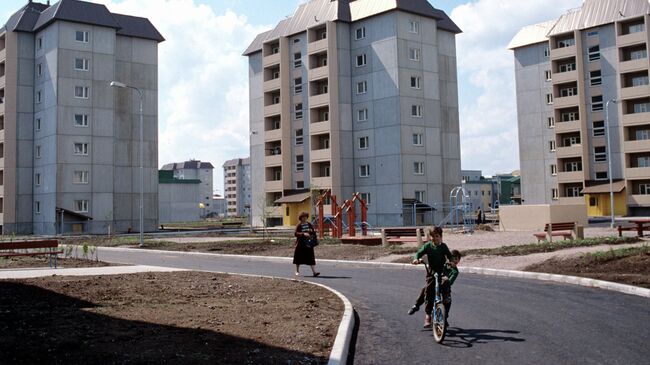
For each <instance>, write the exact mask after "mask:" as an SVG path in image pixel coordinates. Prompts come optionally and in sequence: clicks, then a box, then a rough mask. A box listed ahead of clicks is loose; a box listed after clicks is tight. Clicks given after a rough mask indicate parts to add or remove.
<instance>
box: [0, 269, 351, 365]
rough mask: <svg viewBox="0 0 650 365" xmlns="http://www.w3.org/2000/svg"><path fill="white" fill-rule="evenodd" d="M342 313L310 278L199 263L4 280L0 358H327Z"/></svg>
mask: <svg viewBox="0 0 650 365" xmlns="http://www.w3.org/2000/svg"><path fill="white" fill-rule="evenodd" d="M342 312H343V304H342V302H341V300H340V299H339V298H338V297H337V296H335V295H334V294H333V293H331V292H329V291H327V290H325V289H323V288H320V287H317V286H314V285H310V284H307V283H304V282H298V281H287V280H273V279H266V278H251V277H239V276H229V275H223V274H213V273H201V272H175V273H143V274H132V275H111V276H87V277H61V276H52V277H45V278H39V279H26V280H4V281H0V319H1V320H0V333H2V341H0V354H2V360H0V362H2V363H3V364H18V363H21V364H36V363H55V364H93V363H96V364H100V363H101V364H144V363H147V364H155V363H165V364H167V363H171V364H261V363H264V364H325V363H327V360H328V357H329V353H330V351H331V348H332V345H333V341H334V338H335V335H336V332H337V329H338V325H339V322H340V319H341V316H342Z"/></svg>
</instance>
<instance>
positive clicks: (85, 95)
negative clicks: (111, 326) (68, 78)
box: [74, 85, 90, 99]
mask: <svg viewBox="0 0 650 365" xmlns="http://www.w3.org/2000/svg"><path fill="white" fill-rule="evenodd" d="M77 90H81V96H79V94H77ZM74 97H75V99H90V87H89V86H80V85H75V86H74Z"/></svg>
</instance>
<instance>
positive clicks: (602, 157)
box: [593, 146, 607, 162]
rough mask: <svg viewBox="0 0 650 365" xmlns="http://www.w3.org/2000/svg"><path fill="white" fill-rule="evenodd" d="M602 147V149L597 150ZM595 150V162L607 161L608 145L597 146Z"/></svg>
mask: <svg viewBox="0 0 650 365" xmlns="http://www.w3.org/2000/svg"><path fill="white" fill-rule="evenodd" d="M600 149H602V151H600V152H599V151H597V150H600ZM593 152H594V162H607V147H606V146H595V147H594V149H593Z"/></svg>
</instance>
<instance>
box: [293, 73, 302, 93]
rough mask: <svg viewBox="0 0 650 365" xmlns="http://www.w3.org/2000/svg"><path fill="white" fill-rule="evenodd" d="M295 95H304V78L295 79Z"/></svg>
mask: <svg viewBox="0 0 650 365" xmlns="http://www.w3.org/2000/svg"><path fill="white" fill-rule="evenodd" d="M293 93H294V94H300V93H302V77H299V78H297V79H293Z"/></svg>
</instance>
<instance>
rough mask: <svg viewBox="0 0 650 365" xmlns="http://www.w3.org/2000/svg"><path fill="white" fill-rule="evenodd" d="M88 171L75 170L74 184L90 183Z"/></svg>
mask: <svg viewBox="0 0 650 365" xmlns="http://www.w3.org/2000/svg"><path fill="white" fill-rule="evenodd" d="M89 174H90V173H89V172H88V171H75V172H74V174H73V175H72V183H73V184H88V176H89Z"/></svg>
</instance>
